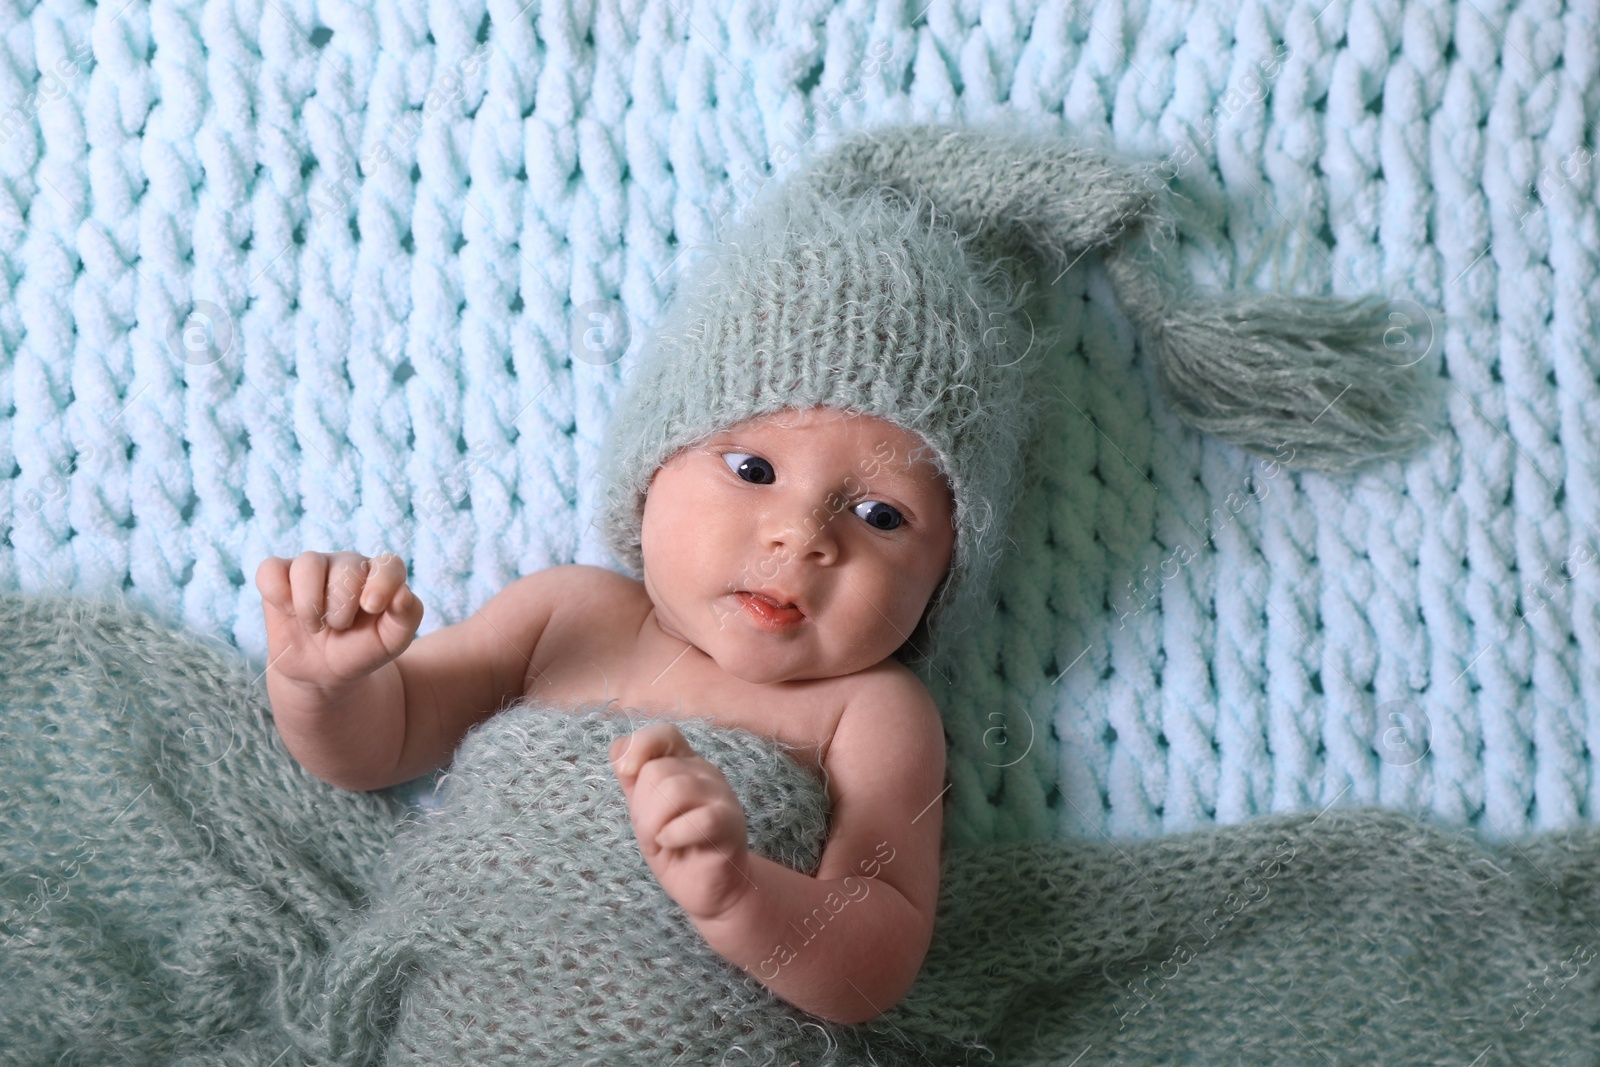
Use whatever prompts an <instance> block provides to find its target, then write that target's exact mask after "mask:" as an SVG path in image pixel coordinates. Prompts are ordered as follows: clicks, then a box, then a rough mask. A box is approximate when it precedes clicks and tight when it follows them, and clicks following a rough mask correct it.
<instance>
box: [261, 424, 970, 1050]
mask: <svg viewBox="0 0 1600 1067" xmlns="http://www.w3.org/2000/svg"><path fill="white" fill-rule="evenodd" d="M926 451H927V449H926V447H925V444H924V442H923V441H921V440H920V439H919V438H918V436H917V435H915V434H912V433H910V432H908V431H906V430H905V429H903V428H901V427H899V426H897V425H895V424H894V423H893V422H890V421H887V420H886V419H882V418H878V417H876V416H872V415H866V414H861V413H858V412H850V411H845V410H842V409H839V408H834V407H826V406H812V407H806V408H788V409H784V410H782V411H778V412H775V413H769V414H765V415H761V416H759V417H755V418H750V419H746V420H744V421H742V422H739V423H737V424H735V425H733V426H730V427H728V428H726V429H724V430H722V431H720V432H717V433H715V434H713V435H711V436H709V437H707V438H705V439H703V440H701V441H699V442H697V443H695V444H693V445H691V446H689V447H687V448H684V449H682V450H680V451H678V452H676V453H675V454H674V455H672V456H671V457H670V458H669V459H668V460H667V461H666V462H665V463H663V464H662V465H661V466H660V467H659V468H658V469H657V470H656V471H655V473H654V475H653V476H652V477H651V479H650V483H649V489H648V492H647V494H646V497H645V506H644V513H643V525H642V533H641V538H640V545H641V548H642V552H643V561H644V567H643V574H644V580H643V582H638V581H634V580H633V579H631V578H628V577H625V576H623V575H620V574H617V573H614V572H612V571H608V570H604V569H602V568H597V567H589V566H581V565H571V566H562V567H553V568H550V569H548V570H544V571H540V572H538V573H536V574H531V575H528V576H527V577H524V578H521V579H519V580H518V581H516V582H514V583H512V584H511V585H510V586H509V587H507V588H506V589H504V590H503V591H501V592H500V593H499V594H497V595H496V596H494V597H493V598H491V599H490V600H489V601H488V602H487V603H486V604H484V605H483V607H482V608H481V609H480V610H479V611H478V612H477V613H476V614H474V615H472V616H471V617H470V618H468V619H466V620H465V621H463V622H460V623H457V624H455V625H453V626H447V627H444V628H441V629H439V630H438V631H436V632H434V633H430V634H428V635H427V636H426V637H422V638H420V639H417V640H416V641H415V642H414V643H413V637H414V635H415V633H416V630H417V627H418V624H419V623H420V622H421V620H422V616H423V607H422V603H421V601H420V600H418V598H417V596H416V595H415V594H414V593H413V592H412V591H411V590H410V588H409V586H407V585H406V571H405V565H404V564H403V563H402V562H401V561H400V559H399V558H398V557H396V556H393V555H381V556H377V557H374V558H372V559H368V558H367V557H364V556H361V555H358V554H356V553H353V552H335V553H331V554H324V553H320V552H305V553H302V554H301V555H299V556H298V557H296V558H295V559H294V560H293V562H290V561H288V560H285V559H280V558H277V557H268V558H267V559H266V560H264V561H262V563H261V565H260V567H259V569H258V570H257V572H256V585H257V588H258V589H259V590H260V592H261V598H262V605H263V610H264V612H265V616H266V629H267V642H268V650H269V659H268V663H269V667H268V670H267V676H266V677H267V692H268V695H269V697H270V699H271V702H272V711H273V718H274V721H275V722H276V724H277V729H278V731H279V733H280V734H281V736H282V737H283V741H284V743H285V745H286V746H287V747H288V749H289V751H290V752H291V753H292V754H293V756H294V758H295V759H296V760H297V761H299V762H300V764H301V765H302V766H304V767H305V768H306V769H307V770H308V771H310V772H311V773H313V774H315V775H317V776H318V777H319V778H322V779H324V780H325V781H327V782H330V783H332V784H333V785H336V786H339V787H341V788H345V789H351V790H370V789H379V788H382V787H384V786H388V785H391V784H394V783H397V782H404V781H408V780H410V779H413V778H416V777H418V776H420V775H423V774H426V773H428V772H429V771H432V770H434V769H435V768H437V767H440V766H442V765H444V764H445V763H446V762H448V761H449V760H450V758H451V756H452V753H453V752H454V751H455V749H456V747H457V745H458V744H459V742H460V741H461V739H462V736H463V735H464V734H465V733H466V732H467V730H468V729H470V728H471V727H472V726H473V725H474V724H476V723H478V722H480V721H482V720H483V719H485V718H487V717H489V716H491V715H493V714H495V712H497V711H499V710H501V709H502V708H503V707H505V706H506V705H507V704H508V703H510V702H514V701H516V700H518V699H519V698H522V697H524V696H529V697H536V698H538V700H539V701H540V702H542V703H545V704H554V705H574V706H575V705H577V704H579V703H583V702H587V701H594V700H599V701H604V700H606V699H608V698H612V697H615V698H617V699H618V701H619V703H620V705H621V707H622V708H625V709H635V710H637V711H639V712H644V713H648V714H650V715H651V717H655V718H678V719H681V718H685V717H688V716H695V717H709V718H711V719H712V720H713V721H714V723H715V724H716V725H718V726H729V727H743V728H745V729H747V730H750V731H752V732H754V733H758V734H762V735H765V736H767V737H769V738H773V739H775V740H777V741H779V742H782V743H784V744H786V745H788V746H790V747H791V748H794V749H801V750H805V751H808V752H811V753H814V754H815V760H816V764H817V766H818V767H820V769H821V770H822V771H823V772H824V776H825V780H826V783H827V790H828V795H829V798H830V801H831V812H832V814H831V817H830V822H829V835H828V839H827V843H826V847H825V849H824V851H823V854H822V859H821V864H820V867H819V868H818V870H817V874H816V876H815V877H808V876H806V875H803V874H800V873H798V872H796V871H794V870H791V869H789V868H787V867H785V866H783V865H781V864H778V863H775V862H773V861H771V860H768V859H766V858H764V857H761V856H756V855H752V854H751V853H750V852H749V851H748V849H747V843H746V827H745V816H744V812H743V810H742V809H741V808H740V805H739V802H738V800H737V798H736V797H735V795H734V793H733V791H732V790H731V789H730V787H729V785H728V782H727V780H726V778H724V776H723V774H722V772H721V771H720V770H718V768H717V767H716V766H715V765H713V764H712V763H710V762H709V761H707V760H705V759H703V758H701V757H700V756H698V755H697V754H696V753H695V752H694V750H693V749H691V748H690V747H689V745H688V743H687V742H686V740H685V739H684V737H683V735H682V733H680V732H679V731H678V729H677V728H676V727H674V726H672V725H671V724H670V723H667V722H657V723H654V724H651V725H649V726H646V727H644V728H643V729H640V730H637V731H635V732H633V733H632V734H628V735H625V736H623V737H619V738H618V739H617V741H616V742H615V743H614V744H613V745H612V747H611V752H610V758H611V763H612V767H613V769H614V771H615V773H616V776H617V780H618V782H619V783H620V785H621V788H622V791H623V793H624V795H625V796H626V798H627V802H628V808H629V812H630V815H631V820H632V824H633V829H634V832H635V835H636V837H637V839H638V842H639V847H640V850H641V851H642V853H643V855H644V859H645V861H646V863H647V865H648V866H649V868H650V870H651V871H652V872H653V873H654V875H655V877H656V878H657V879H658V880H659V881H660V883H661V885H662V887H663V888H664V889H665V890H666V892H667V893H668V894H669V895H670V896H671V897H672V898H673V899H674V900H675V901H677V903H678V904H679V905H680V906H681V907H682V908H683V909H684V911H685V912H686V913H687V914H688V916H689V917H690V918H691V920H692V921H693V922H694V924H695V926H696V927H697V928H698V929H699V931H700V933H701V934H702V935H703V936H704V938H705V940H706V942H707V943H708V944H709V945H710V946H711V947H712V948H713V949H714V950H716V951H717V952H718V953H719V954H721V955H722V956H723V957H725V958H726V959H728V960H729V961H730V962H732V963H734V964H735V965H737V966H739V967H741V968H743V969H744V970H745V971H747V972H749V973H750V974H751V975H753V976H755V977H756V978H757V979H759V980H760V981H761V982H763V983H764V984H765V985H766V986H767V987H768V988H769V989H771V990H772V992H773V993H775V994H776V995H778V996H780V997H782V998H783V999H785V1000H787V1001H789V1002H790V1003H792V1004H794V1005H795V1006H797V1007H799V1008H801V1009H803V1010H805V1011H807V1012H810V1013H812V1014H814V1015H817V1016H820V1017H822V1018H825V1019H829V1020H832V1021H835V1022H841V1023H855V1022H862V1021H865V1020H868V1019H871V1018H874V1017H875V1016H877V1015H879V1014H881V1013H882V1012H884V1011H886V1010H888V1009H889V1008H890V1007H891V1006H893V1005H894V1004H895V1003H896V1002H898V1001H899V1000H900V999H901V998H902V997H903V996H904V994H905V993H906V991H907V990H908V989H909V988H910V986H911V983H912V981H913V979H915V977H916V975H917V972H918V970H919V969H920V967H921V965H922V962H923V959H924V958H925V956H926V955H927V952H928V946H929V941H930V938H931V936H932V932H933V922H934V907H935V903H936V898H937V896H938V889H939V858H940V857H939V846H940V831H941V824H942V812H941V805H940V804H938V803H936V801H938V800H939V799H940V797H941V794H942V793H943V790H944V774H945V743H944V732H943V727H942V725H941V720H940V717H939V712H938V709H937V708H936V706H935V705H934V703H933V701H932V698H931V697H930V696H929V694H928V692H927V690H926V688H925V687H924V686H923V685H922V683H921V682H920V681H919V680H918V678H917V676H916V675H915V674H913V673H912V671H911V670H910V669H909V668H907V667H906V666H905V665H903V664H902V663H901V662H899V661H898V660H896V659H894V658H892V654H893V653H894V652H895V651H896V650H897V649H898V648H899V647H900V646H901V645H902V644H904V643H905V641H906V640H907V637H908V635H910V634H911V633H912V632H913V631H914V630H915V629H916V627H917V624H918V621H919V619H921V617H922V616H923V613H924V610H925V609H926V608H927V606H928V603H929V599H930V597H931V596H932V594H933V593H934V591H935V590H936V589H937V588H938V587H939V585H940V582H941V581H942V580H943V579H944V577H945V574H946V571H947V569H948V567H949V565H950V562H951V557H952V551H953V548H954V544H955V537H956V529H955V525H954V522H953V516H954V511H953V504H954V501H953V498H952V495H951V491H950V488H949V484H948V482H947V480H946V478H945V477H944V475H943V474H941V473H940V471H939V470H938V468H937V466H936V464H935V463H934V462H932V461H931V460H930V459H928V458H926V456H925V455H924V453H925V452H926ZM846 898H848V899H849V901H850V906H849V907H843V902H844V900H845V899H846ZM814 913H816V914H820V915H822V916H824V918H825V921H826V928H825V929H826V932H825V935H822V936H818V937H816V939H815V940H814V941H812V942H811V943H809V944H807V945H806V946H805V948H804V951H801V952H794V951H793V950H792V949H790V948H788V947H787V946H788V943H789V942H790V941H792V940H793V934H794V931H795V930H797V929H800V928H801V925H802V923H803V922H804V921H805V920H806V918H808V917H810V916H812V915H813V914H814ZM813 925H815V924H814V923H813Z"/></svg>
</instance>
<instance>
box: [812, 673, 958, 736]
mask: <svg viewBox="0 0 1600 1067" xmlns="http://www.w3.org/2000/svg"><path fill="white" fill-rule="evenodd" d="M840 690H841V703H842V704H843V708H842V710H841V712H840V715H839V721H838V725H837V726H836V727H835V728H834V733H833V741H834V744H833V745H832V746H830V751H832V750H837V748H838V747H839V746H840V745H843V746H844V747H845V748H858V747H860V748H867V749H871V748H874V747H876V746H881V745H898V746H900V747H904V746H905V745H907V744H912V745H919V746H920V745H926V746H929V747H937V748H939V749H940V750H942V748H943V743H944V719H943V717H942V716H941V715H940V714H939V706H938V704H936V703H935V702H934V699H933V694H932V693H929V692H928V687H927V686H926V685H924V684H923V683H922V679H921V678H919V677H917V674H916V672H915V671H913V670H912V669H911V668H909V667H907V666H906V665H905V664H903V663H901V662H900V661H899V660H894V659H890V660H885V661H884V662H882V663H880V664H878V665H877V666H875V667H869V668H867V669H866V670H863V671H859V672H857V673H856V674H853V675H851V676H850V677H849V679H848V680H847V684H845V685H842V686H841V687H840ZM880 751H881V750H880Z"/></svg>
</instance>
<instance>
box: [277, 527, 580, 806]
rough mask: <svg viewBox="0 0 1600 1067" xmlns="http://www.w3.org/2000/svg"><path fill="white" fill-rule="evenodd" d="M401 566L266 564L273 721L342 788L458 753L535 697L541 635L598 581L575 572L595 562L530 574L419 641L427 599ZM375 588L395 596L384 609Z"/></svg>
mask: <svg viewBox="0 0 1600 1067" xmlns="http://www.w3.org/2000/svg"><path fill="white" fill-rule="evenodd" d="M350 557H353V558H350ZM397 564H399V561H398V560H397V559H395V558H394V557H387V559H385V558H383V557H379V558H377V559H374V560H372V561H370V563H369V562H368V561H366V560H365V557H362V556H359V555H357V554H355V553H333V554H331V555H326V556H325V555H323V554H321V553H309V552H308V553H302V554H301V556H299V557H297V558H296V559H295V561H294V562H293V563H292V564H291V563H290V562H289V561H287V560H283V559H278V558H276V557H269V558H267V559H266V560H264V561H263V562H262V563H261V566H260V568H259V569H258V570H257V572H256V584H257V587H258V588H259V589H260V590H261V595H262V608H263V611H264V612H265V614H266V620H267V645H268V658H267V662H268V667H267V695H268V698H269V699H270V701H271V703H272V716H273V722H274V724H275V725H276V727H277V729H278V733H279V735H280V736H281V737H282V738H283V741H284V745H285V746H286V747H287V748H288V749H289V752H290V754H291V755H293V756H294V758H295V760H296V761H297V762H299V763H300V765H301V766H303V767H305V768H306V770H308V771H310V772H311V773H312V774H314V775H316V776H317V777H318V778H321V779H322V780H323V781H326V782H328V783H330V784H332V785H336V786H339V787H340V788H342V789H349V790H353V791H363V790H371V789H381V788H383V787H385V786H388V785H393V784H395V783H397V782H405V781H409V780H411V779H412V778H416V777H418V776H420V775H423V774H426V773H428V772H429V771H432V770H434V769H436V768H438V767H440V766H443V765H444V764H445V763H447V762H448V761H449V759H450V757H451V756H452V755H453V754H454V752H455V748H456V746H457V745H458V744H460V741H461V738H462V736H463V735H465V734H466V732H467V730H468V729H470V728H471V727H472V726H473V725H474V724H475V723H477V722H480V721H482V720H483V719H485V718H488V717H489V716H490V715H492V714H494V713H495V712H496V711H498V710H500V708H501V707H502V706H503V705H504V704H505V702H506V700H507V698H508V697H510V698H512V699H515V698H517V697H520V696H521V695H522V692H523V690H524V681H525V679H526V677H527V672H528V666H529V664H530V662H531V661H532V657H533V655H534V651H535V647H536V646H537V644H538V642H539V638H540V636H541V635H542V634H543V632H544V630H545V628H546V625H547V624H548V623H549V621H550V618H551V616H552V614H553V613H554V610H555V608H556V606H557V605H558V604H560V603H561V602H563V598H564V597H565V596H566V595H568V594H569V593H570V592H571V591H572V589H573V587H575V586H576V585H578V584H581V583H582V582H583V581H584V580H585V577H586V576H585V575H583V574H580V573H574V572H581V571H585V570H588V568H583V567H552V568H549V569H547V570H544V571H539V572H537V573H535V574H530V575H528V576H526V577H524V578H520V579H518V580H517V581H515V582H513V583H512V584H511V585H509V586H507V587H506V588H505V589H503V590H501V591H500V592H499V593H497V594H496V595H495V596H494V597H492V598H490V600H489V601H488V602H487V603H486V604H484V605H483V607H482V608H480V609H479V610H478V611H477V612H475V613H473V615H472V616H470V617H469V618H467V619H466V620H464V621H462V622H459V623H457V624H455V625H453V626H446V627H442V628H440V629H439V630H436V631H435V632H433V633H431V634H429V635H427V636H426V637H422V638H419V639H417V640H416V641H415V642H413V641H412V640H411V638H412V636H413V634H414V633H415V628H416V624H417V623H418V622H420V621H421V617H422V610H421V603H420V602H419V601H417V599H416V595H415V594H414V593H412V592H411V591H410V589H409V587H407V586H405V585H404V584H403V581H404V573H405V572H404V567H403V565H400V570H399V575H398V580H397V579H396V576H395V575H393V574H390V573H388V570H385V569H384V568H385V567H387V568H388V569H389V570H392V568H393V567H394V566H395V565H397ZM368 575H370V577H368ZM369 583H370V588H368V584H369ZM364 594H366V596H365V600H366V602H367V603H371V602H372V601H373V600H381V601H382V603H378V604H376V610H375V611H367V610H366V609H365V608H366V604H365V603H363V600H364ZM394 650H398V651H394Z"/></svg>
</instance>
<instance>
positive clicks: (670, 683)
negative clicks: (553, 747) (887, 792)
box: [523, 612, 845, 767]
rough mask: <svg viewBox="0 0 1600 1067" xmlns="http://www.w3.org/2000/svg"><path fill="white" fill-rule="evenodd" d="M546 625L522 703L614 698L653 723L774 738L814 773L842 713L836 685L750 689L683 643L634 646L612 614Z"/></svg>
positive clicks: (633, 633) (626, 627) (633, 634)
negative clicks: (705, 721)
mask: <svg viewBox="0 0 1600 1067" xmlns="http://www.w3.org/2000/svg"><path fill="white" fill-rule="evenodd" d="M597 614H598V613H592V612H591V613H586V614H585V617H581V618H580V617H576V616H574V617H569V618H567V619H562V620H555V619H553V620H552V630H554V629H555V624H556V623H557V622H560V623H562V624H563V625H562V626H561V628H560V630H559V631H558V632H550V631H547V633H546V635H545V638H542V639H541V640H540V643H539V647H538V648H537V649H536V650H535V654H534V658H533V660H532V661H531V662H530V663H529V669H528V674H527V679H526V685H525V689H524V694H523V695H524V696H526V697H529V698H534V699H537V700H540V701H542V702H545V703H549V704H557V705H576V704H582V703H588V702H591V701H594V702H601V701H606V700H610V699H613V698H615V699H616V701H617V705H618V706H620V707H623V708H632V709H635V710H637V711H639V712H642V713H645V714H647V715H650V716H652V717H656V718H666V719H685V718H710V719H712V720H713V721H714V722H715V724H716V725H717V726H720V727H742V728H743V729H746V730H749V731H750V732H751V733H755V734H759V735H761V736H764V737H772V738H776V739H777V740H779V741H782V742H783V743H784V744H785V745H787V746H788V747H790V748H791V749H792V750H794V755H795V757H796V758H797V759H799V760H800V761H801V762H802V763H805V764H808V765H810V766H812V767H820V766H822V764H823V761H824V760H825V759H826V757H827V753H828V749H829V747H830V746H831V744H832V741H833V735H834V733H835V731H836V730H837V729H838V726H839V719H840V718H841V717H842V715H843V713H844V706H845V701H844V689H843V687H842V686H841V685H840V684H839V683H840V681H841V680H840V679H832V678H829V679H817V680H813V681H801V682H786V683H782V684H777V685H758V684H752V683H750V682H746V681H743V680H742V679H739V678H735V677H733V676H732V675H729V674H727V673H726V672H725V671H723V670H722V669H721V668H719V667H718V666H717V665H716V663H715V661H714V660H711V659H710V658H709V657H707V656H705V655H704V654H703V653H701V652H700V651H699V650H698V649H696V648H694V647H693V646H691V645H687V644H684V643H681V642H679V643H677V644H676V646H675V647H664V646H663V645H661V644H658V643H650V642H643V641H640V640H638V639H637V629H638V626H637V620H636V619H632V618H628V617H624V618H622V619H621V620H620V621H619V620H618V619H617V618H616V617H615V615H614V614H612V615H611V616H610V617H607V618H598V617H595V616H596V615H597Z"/></svg>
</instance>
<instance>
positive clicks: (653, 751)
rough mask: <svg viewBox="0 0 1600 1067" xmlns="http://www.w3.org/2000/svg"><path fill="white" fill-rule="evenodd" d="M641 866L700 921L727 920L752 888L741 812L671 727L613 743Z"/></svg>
mask: <svg viewBox="0 0 1600 1067" xmlns="http://www.w3.org/2000/svg"><path fill="white" fill-rule="evenodd" d="M610 756H611V766H612V770H613V771H615V773H616V775H617V781H618V782H620V783H621V785H622V792H623V795H624V796H626V797H627V798H628V811H629V813H630V814H631V816H632V819H633V832H634V836H635V837H637V838H638V839H639V850H640V851H641V852H643V853H644V861H645V863H646V864H648V865H649V867H650V871H651V873H652V874H654V875H655V876H656V881H658V882H660V883H661V888H663V889H665V890H666V891H667V895H668V896H670V897H671V898H672V899H673V900H676V901H677V902H678V903H679V904H680V905H681V906H682V907H683V910H684V911H686V912H688V913H689V915H690V916H691V917H692V918H695V919H715V918H719V917H720V916H722V915H723V914H724V913H726V912H727V911H728V910H729V909H730V908H732V907H733V906H734V905H735V904H737V903H738V902H739V901H740V900H741V899H743V897H744V894H745V893H746V892H748V891H750V890H752V889H754V888H755V882H754V881H753V880H752V879H751V877H750V873H749V868H750V851H749V839H748V836H747V833H746V827H745V819H744V808H742V807H740V805H739V798H738V797H737V796H735V795H734V792H733V787H732V786H730V785H728V779H727V778H726V777H725V776H724V775H723V773H722V771H721V770H720V769H718V768H717V766H716V765H715V764H714V763H712V762H711V761H710V760H708V759H706V758H705V757H703V756H701V755H699V754H698V753H697V752H695V750H694V749H693V748H691V747H690V746H689V742H688V739H687V738H685V737H684V736H683V734H682V733H681V732H680V731H679V730H678V728H677V727H676V726H673V725H672V724H671V723H668V722H657V723H651V724H650V725H649V726H646V727H644V728H643V729H639V730H635V731H634V732H633V733H631V734H624V735H623V736H622V737H619V738H617V739H616V740H615V741H613V742H612V743H611V752H610Z"/></svg>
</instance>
